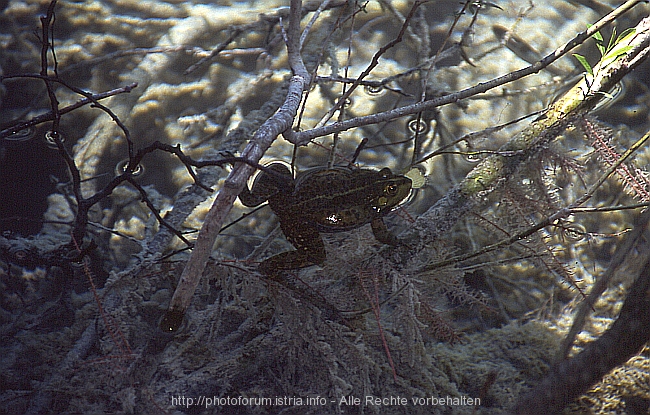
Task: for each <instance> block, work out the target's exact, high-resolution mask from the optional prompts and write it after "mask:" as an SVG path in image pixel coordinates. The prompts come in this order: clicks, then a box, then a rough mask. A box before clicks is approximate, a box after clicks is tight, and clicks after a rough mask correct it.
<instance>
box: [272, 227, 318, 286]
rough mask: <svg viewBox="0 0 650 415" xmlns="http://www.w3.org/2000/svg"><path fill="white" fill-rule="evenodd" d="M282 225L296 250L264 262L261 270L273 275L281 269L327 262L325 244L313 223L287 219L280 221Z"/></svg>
mask: <svg viewBox="0 0 650 415" xmlns="http://www.w3.org/2000/svg"><path fill="white" fill-rule="evenodd" d="M287 222H288V223H287ZM280 227H281V229H282V233H284V236H285V237H286V238H287V240H288V241H289V242H291V244H292V245H293V246H295V247H296V250H295V251H287V252H282V253H280V254H277V255H275V256H272V257H271V258H269V259H267V260H265V261H264V262H262V263H261V264H260V270H261V271H262V272H263V273H264V274H266V275H273V274H277V273H278V272H279V271H283V270H290V269H297V268H304V267H308V266H310V265H321V264H322V263H323V262H325V258H326V253H325V244H324V243H323V239H322V238H321V236H320V234H319V233H318V229H317V228H316V227H315V226H314V225H313V224H310V223H307V222H299V223H297V222H292V221H285V222H282V223H280Z"/></svg>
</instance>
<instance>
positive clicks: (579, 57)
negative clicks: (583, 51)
mask: <svg viewBox="0 0 650 415" xmlns="http://www.w3.org/2000/svg"><path fill="white" fill-rule="evenodd" d="M573 57H574V58H576V59H577V60H578V62H580V64H581V65H582V67H583V68H585V71H587V73H588V74H589V75H591V76H593V75H594V71H593V69H591V65H589V62H587V59H586V58H585V57H584V56H582V55H578V54H577V53H574V54H573Z"/></svg>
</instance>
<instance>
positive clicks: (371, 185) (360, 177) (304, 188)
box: [294, 167, 386, 232]
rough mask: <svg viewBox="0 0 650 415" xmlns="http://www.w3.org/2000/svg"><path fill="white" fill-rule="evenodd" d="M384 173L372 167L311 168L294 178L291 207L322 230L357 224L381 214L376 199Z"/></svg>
mask: <svg viewBox="0 0 650 415" xmlns="http://www.w3.org/2000/svg"><path fill="white" fill-rule="evenodd" d="M385 179H386V178H385V177H384V176H382V174H380V172H377V171H375V170H368V169H356V170H352V169H348V168H344V167H336V168H332V169H324V168H322V169H314V170H310V171H307V172H305V173H304V174H303V175H301V177H299V178H298V180H297V182H296V187H295V191H294V197H295V199H294V200H295V201H296V204H295V209H296V212H298V213H299V214H300V215H302V216H303V217H307V218H308V220H309V221H311V222H313V223H315V224H316V225H317V227H318V228H319V230H320V231H322V232H337V231H345V230H350V229H354V228H357V227H359V226H362V225H365V224H367V223H370V222H372V221H373V220H374V219H375V218H377V217H378V216H381V215H382V214H383V211H382V210H381V209H378V208H377V203H378V202H377V200H378V199H379V198H380V197H381V196H382V195H383V187H384V183H383V182H384V181H385Z"/></svg>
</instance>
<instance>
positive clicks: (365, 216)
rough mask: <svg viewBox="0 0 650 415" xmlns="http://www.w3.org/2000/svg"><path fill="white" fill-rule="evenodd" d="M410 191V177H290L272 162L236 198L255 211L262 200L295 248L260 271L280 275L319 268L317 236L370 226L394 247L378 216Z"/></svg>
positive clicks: (386, 172)
mask: <svg viewBox="0 0 650 415" xmlns="http://www.w3.org/2000/svg"><path fill="white" fill-rule="evenodd" d="M410 191H411V179H409V178H408V177H405V176H401V175H395V174H393V173H392V172H391V171H390V169H388V168H384V169H381V170H379V171H375V170H370V169H350V168H344V167H336V168H332V169H325V168H315V169H311V170H309V171H307V172H305V173H303V174H302V175H300V176H298V178H297V179H295V180H294V179H293V177H292V175H291V172H290V171H289V169H288V168H287V167H286V166H285V165H283V164H280V163H272V164H270V165H269V166H267V168H266V171H263V172H261V173H260V174H259V175H258V177H257V178H256V180H255V183H254V184H253V188H252V189H251V190H249V189H248V186H246V187H245V188H244V189H243V190H242V192H241V193H240V194H239V199H240V200H241V202H242V203H243V204H244V205H245V206H248V207H254V206H258V205H260V204H262V203H263V202H265V201H268V202H269V206H270V208H271V210H272V211H273V212H274V213H275V214H276V216H277V217H278V219H279V221H280V228H281V229H282V232H283V233H284V236H285V237H286V238H287V240H288V241H289V242H291V244H292V245H293V246H294V247H295V248H296V250H295V251H288V252H282V253H280V254H278V255H275V256H273V257H271V258H268V259H266V260H265V261H263V262H262V263H261V264H260V271H262V272H263V273H264V274H266V275H277V274H279V272H280V271H283V270H290V269H296V268H303V267H307V266H310V265H321V264H322V263H323V262H324V261H325V258H326V253H325V245H324V243H323V240H322V238H321V236H320V232H338V231H348V230H352V229H355V228H358V227H360V226H362V225H365V224H367V223H370V224H371V226H372V231H373V233H374V235H375V238H377V240H378V241H380V242H383V243H385V244H390V245H396V244H397V243H398V241H397V238H396V237H395V236H394V235H392V234H391V233H390V232H389V231H388V229H387V228H386V225H385V224H384V221H383V219H382V217H383V216H384V215H386V214H387V213H388V212H390V211H391V210H393V209H394V208H395V207H396V206H397V205H398V204H399V203H400V202H401V201H403V200H404V199H405V198H406V197H407V196H408V194H409V193H410Z"/></svg>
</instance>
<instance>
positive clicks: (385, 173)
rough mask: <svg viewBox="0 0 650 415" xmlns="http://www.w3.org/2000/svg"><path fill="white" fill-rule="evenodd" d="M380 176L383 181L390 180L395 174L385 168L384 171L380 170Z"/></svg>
mask: <svg viewBox="0 0 650 415" xmlns="http://www.w3.org/2000/svg"><path fill="white" fill-rule="evenodd" d="M379 175H380V176H381V178H382V179H388V178H389V177H391V176H392V175H393V172H392V171H390V169H389V168H388V167H384V168H383V169H381V170H379Z"/></svg>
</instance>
